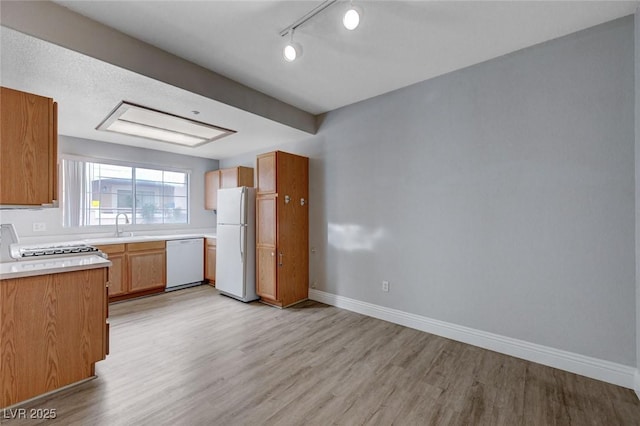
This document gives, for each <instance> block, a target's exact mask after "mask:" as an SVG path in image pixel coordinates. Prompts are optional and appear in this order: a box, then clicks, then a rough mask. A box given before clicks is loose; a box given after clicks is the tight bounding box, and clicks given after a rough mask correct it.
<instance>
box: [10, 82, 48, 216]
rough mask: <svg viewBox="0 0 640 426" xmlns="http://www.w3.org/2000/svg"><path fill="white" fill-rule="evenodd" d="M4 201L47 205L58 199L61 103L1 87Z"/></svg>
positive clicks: (14, 203)
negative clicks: (58, 105) (59, 107)
mask: <svg viewBox="0 0 640 426" xmlns="http://www.w3.org/2000/svg"><path fill="white" fill-rule="evenodd" d="M0 111H1V114H0V116H1V120H0V123H1V130H0V147H1V149H2V155H1V156H0V204H4V205H38V206H39V205H43V204H51V203H53V202H54V201H55V200H56V199H57V188H58V184H57V180H58V176H57V161H58V128H57V122H58V117H57V104H56V103H55V102H54V101H53V99H51V98H45V97H43V96H38V95H33V94H31V93H25V92H20V91H18V90H13V89H9V88H6V87H2V88H1V92H0Z"/></svg>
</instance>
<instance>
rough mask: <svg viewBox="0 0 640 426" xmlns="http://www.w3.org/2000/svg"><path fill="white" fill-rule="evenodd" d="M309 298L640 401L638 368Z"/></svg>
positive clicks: (342, 300)
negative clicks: (618, 389) (624, 391)
mask: <svg viewBox="0 0 640 426" xmlns="http://www.w3.org/2000/svg"><path fill="white" fill-rule="evenodd" d="M309 299H311V300H315V301H318V302H322V303H325V304H327V305H332V306H336V307H338V308H343V309H347V310H349V311H353V312H357V313H359V314H363V315H367V316H370V317H374V318H378V319H381V320H385V321H389V322H392V323H395V324H399V325H403V326H406V327H410V328H415V329H417V330H421V331H425V332H427V333H431V334H435V335H438V336H442V337H446V338H448V339H452V340H457V341H459V342H464V343H468V344H470V345H473V346H478V347H481V348H484V349H489V350H492V351H496V352H500V353H503V354H506V355H511V356H514V357H516V358H522V359H526V360H527V361H532V362H535V363H538V364H543V365H546V366H549V367H554V368H558V369H560V370H565V371H569V372H571V373H575V374H579V375H581V376H586V377H590V378H592V379H597V380H601V381H603V382H607V383H613V384H614V385H618V386H623V387H625V388H629V389H634V388H635V391H636V393H637V394H638V397H639V398H640V373H639V372H638V370H637V369H636V368H634V367H629V366H627V365H622V364H618V363H615V362H610V361H605V360H601V359H597V358H591V357H588V356H584V355H580V354H576V353H573V352H568V351H563V350H560V349H554V348H550V347H548V346H543V345H538V344H535V343H530V342H525V341H524V340H518V339H513V338H511V337H505V336H501V335H499V334H493V333H488V332H486V331H481V330H476V329H473V328H469V327H464V326H461V325H456V324H452V323H448V322H444V321H440V320H435V319H431V318H427V317H423V316H420V315H415V314H410V313H407V312H403V311H399V310H397V309H391V308H386V307H384V306H378V305H374V304H372V303H367V302H361V301H359V300H355V299H351V298H348V297H344V296H338V295H335V294H331V293H327V292H324V291H320V290H315V289H309ZM634 377H635V379H634ZM634 381H635V384H634Z"/></svg>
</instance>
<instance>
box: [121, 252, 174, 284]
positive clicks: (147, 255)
mask: <svg viewBox="0 0 640 426" xmlns="http://www.w3.org/2000/svg"><path fill="white" fill-rule="evenodd" d="M127 264H128V269H129V285H130V288H131V291H142V290H149V289H153V288H158V287H164V286H166V279H165V274H166V273H165V251H164V250H154V251H141V252H133V253H127Z"/></svg>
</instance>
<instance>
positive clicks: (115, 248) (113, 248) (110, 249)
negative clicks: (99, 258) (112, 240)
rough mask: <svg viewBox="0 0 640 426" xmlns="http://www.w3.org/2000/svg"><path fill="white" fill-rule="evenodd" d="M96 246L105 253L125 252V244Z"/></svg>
mask: <svg viewBox="0 0 640 426" xmlns="http://www.w3.org/2000/svg"><path fill="white" fill-rule="evenodd" d="M96 248H97V249H98V250H100V251H102V252H104V253H107V254H112V253H124V248H125V247H124V244H109V245H106V246H96Z"/></svg>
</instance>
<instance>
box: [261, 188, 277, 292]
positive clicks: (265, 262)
mask: <svg viewBox="0 0 640 426" xmlns="http://www.w3.org/2000/svg"><path fill="white" fill-rule="evenodd" d="M276 202H277V197H276V195H275V194H267V195H259V196H258V197H256V292H257V293H258V295H259V296H261V297H265V298H269V299H273V300H277V298H278V289H277V270H276V264H277V259H278V253H277V251H276V249H277V247H276V235H277V229H276V213H277V212H276Z"/></svg>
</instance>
